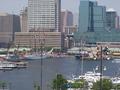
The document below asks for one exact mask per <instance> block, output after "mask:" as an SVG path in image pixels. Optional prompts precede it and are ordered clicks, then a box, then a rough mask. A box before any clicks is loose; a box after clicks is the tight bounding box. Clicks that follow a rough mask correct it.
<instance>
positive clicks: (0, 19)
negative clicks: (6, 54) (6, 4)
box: [0, 13, 20, 46]
mask: <svg viewBox="0 0 120 90" xmlns="http://www.w3.org/2000/svg"><path fill="white" fill-rule="evenodd" d="M15 32H20V17H19V16H18V15H11V14H7V13H0V46H5V44H7V43H8V42H10V41H13V40H14V33H15Z"/></svg>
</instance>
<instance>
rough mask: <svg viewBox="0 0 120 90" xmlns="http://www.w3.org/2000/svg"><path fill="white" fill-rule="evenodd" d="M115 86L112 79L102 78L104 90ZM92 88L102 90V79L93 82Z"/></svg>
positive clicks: (109, 89)
mask: <svg viewBox="0 0 120 90" xmlns="http://www.w3.org/2000/svg"><path fill="white" fill-rule="evenodd" d="M112 87H113V84H112V82H111V80H109V79H103V80H102V90H111V89H112ZM92 90H100V81H97V82H96V83H94V84H93V88H92Z"/></svg>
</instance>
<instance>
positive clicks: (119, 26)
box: [116, 16, 120, 29]
mask: <svg viewBox="0 0 120 90" xmlns="http://www.w3.org/2000/svg"><path fill="white" fill-rule="evenodd" d="M119 24H120V17H119V16H116V29H120V25H119Z"/></svg>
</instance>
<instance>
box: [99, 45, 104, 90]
mask: <svg viewBox="0 0 120 90" xmlns="http://www.w3.org/2000/svg"><path fill="white" fill-rule="evenodd" d="M100 57H101V60H100V90H102V74H103V56H102V46H101V56H100Z"/></svg>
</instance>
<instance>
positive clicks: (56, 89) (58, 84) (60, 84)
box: [52, 74, 68, 90]
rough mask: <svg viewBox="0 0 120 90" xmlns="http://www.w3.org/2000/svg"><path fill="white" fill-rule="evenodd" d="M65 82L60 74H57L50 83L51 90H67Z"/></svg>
mask: <svg viewBox="0 0 120 90" xmlns="http://www.w3.org/2000/svg"><path fill="white" fill-rule="evenodd" d="M67 83H68V82H67V80H66V79H64V77H63V76H62V75H61V74H57V76H56V78H55V79H54V80H53V82H52V88H53V90H67Z"/></svg>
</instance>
